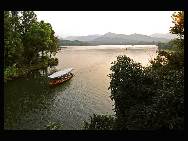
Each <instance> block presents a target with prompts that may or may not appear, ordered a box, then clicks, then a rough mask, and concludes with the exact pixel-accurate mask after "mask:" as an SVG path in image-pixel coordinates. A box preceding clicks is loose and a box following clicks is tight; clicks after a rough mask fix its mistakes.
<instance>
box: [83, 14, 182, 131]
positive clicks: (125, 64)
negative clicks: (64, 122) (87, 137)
mask: <svg viewBox="0 0 188 141" xmlns="http://www.w3.org/2000/svg"><path fill="white" fill-rule="evenodd" d="M183 15H184V14H183V12H178V14H173V23H175V25H174V27H171V32H172V33H173V34H179V38H178V39H176V40H174V41H173V42H171V44H172V45H174V46H175V47H177V48H176V50H175V51H174V52H166V51H159V52H158V56H157V57H156V58H155V59H154V60H152V61H151V65H150V66H149V67H143V66H141V64H140V63H135V62H134V61H133V60H132V59H130V58H129V57H127V56H118V57H117V61H115V62H113V63H112V64H113V65H112V67H111V70H112V73H111V74H110V75H109V76H110V78H111V82H110V87H109V89H110V90H111V99H112V100H114V101H115V109H114V110H115V112H116V115H115V118H114V119H113V122H110V123H109V122H108V123H109V125H110V126H106V127H109V128H103V127H104V125H105V124H106V122H107V121H109V119H106V118H105V119H106V120H105V121H104V118H103V117H99V116H97V117H98V118H97V119H96V116H95V117H94V118H92V119H96V120H92V122H90V123H87V124H85V129H88V130H90V129H91V130H101V129H103V130H114V129H117V130H135V129H136V130H137V129H184V49H183V48H184V43H183V39H182V37H183V35H184V27H182V25H183V23H182V21H181V20H182V19H184V18H183V17H182V16H183ZM174 17H176V18H174ZM180 21H181V22H180ZM176 23H179V24H176ZM100 119H101V120H100ZM99 120H100V122H99ZM102 121H103V122H102ZM97 123H100V127H98V126H94V125H96V124H97ZM90 127H92V128H90ZM111 127H113V128H111Z"/></svg>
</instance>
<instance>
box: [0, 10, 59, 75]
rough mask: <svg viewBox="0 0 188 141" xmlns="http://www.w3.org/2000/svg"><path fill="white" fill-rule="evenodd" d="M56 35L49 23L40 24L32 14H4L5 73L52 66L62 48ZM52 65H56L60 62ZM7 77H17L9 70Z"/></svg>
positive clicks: (16, 12) (15, 12)
mask: <svg viewBox="0 0 188 141" xmlns="http://www.w3.org/2000/svg"><path fill="white" fill-rule="evenodd" d="M54 33H55V32H54V31H53V29H52V26H51V25H50V24H49V23H45V22H44V21H40V22H38V21H37V16H36V14H35V13H34V12H33V11H4V58H5V59H4V60H5V62H4V64H5V70H10V68H15V67H17V68H18V69H20V68H23V67H25V66H26V67H31V66H33V65H36V66H38V65H39V64H41V62H43V63H44V64H42V65H41V67H44V66H46V67H47V66H48V64H51V62H52V60H53V59H52V60H50V58H51V57H52V54H53V55H55V54H56V52H57V51H58V48H59V44H58V38H57V37H55V35H54ZM43 57H44V58H45V57H46V58H47V59H44V58H43ZM48 61H49V62H48ZM52 63H53V64H55V63H56V64H57V63H58V61H57V60H56V61H55V63H54V62H52ZM12 66H14V67H12ZM8 67H9V68H8ZM6 68H7V69H6ZM20 70H21V69H20ZM8 72H10V74H9V75H7V73H8ZM5 74H6V76H7V77H11V76H12V77H14V74H13V73H11V71H6V72H5ZM20 74H21V73H20Z"/></svg>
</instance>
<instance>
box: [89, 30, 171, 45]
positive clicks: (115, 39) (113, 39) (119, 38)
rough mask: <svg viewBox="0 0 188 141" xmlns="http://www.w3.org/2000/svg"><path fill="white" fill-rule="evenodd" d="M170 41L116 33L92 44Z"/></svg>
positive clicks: (99, 38) (97, 39) (107, 34)
mask: <svg viewBox="0 0 188 141" xmlns="http://www.w3.org/2000/svg"><path fill="white" fill-rule="evenodd" d="M168 41H169V39H166V38H158V37H150V36H147V35H142V34H130V35H125V34H115V33H110V32H109V33H106V34H104V35H102V36H100V37H98V38H96V39H94V40H92V41H91V42H92V43H100V44H144V43H150V44H152V43H155V42H168Z"/></svg>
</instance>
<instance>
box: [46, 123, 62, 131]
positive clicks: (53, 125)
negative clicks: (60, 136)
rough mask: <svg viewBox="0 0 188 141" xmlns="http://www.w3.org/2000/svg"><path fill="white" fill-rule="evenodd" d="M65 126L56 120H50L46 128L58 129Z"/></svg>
mask: <svg viewBox="0 0 188 141" xmlns="http://www.w3.org/2000/svg"><path fill="white" fill-rule="evenodd" d="M62 127H63V124H59V123H56V122H49V124H48V125H47V126H46V130H58V129H60V128H62Z"/></svg>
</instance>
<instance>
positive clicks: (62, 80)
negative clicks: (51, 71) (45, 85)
mask: <svg viewBox="0 0 188 141" xmlns="http://www.w3.org/2000/svg"><path fill="white" fill-rule="evenodd" d="M72 77H73V75H71V76H69V77H68V78H66V79H65V78H62V79H57V80H50V81H49V85H50V86H57V85H59V84H62V83H64V82H66V81H68V80H70V79H71V78H72Z"/></svg>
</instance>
